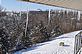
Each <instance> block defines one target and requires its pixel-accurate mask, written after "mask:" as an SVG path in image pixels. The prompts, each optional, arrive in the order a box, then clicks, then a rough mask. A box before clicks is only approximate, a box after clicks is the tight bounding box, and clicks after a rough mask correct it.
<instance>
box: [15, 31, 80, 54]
mask: <svg viewBox="0 0 82 54" xmlns="http://www.w3.org/2000/svg"><path fill="white" fill-rule="evenodd" d="M79 32H80V31H75V32H71V33H67V34H64V35H61V36H59V37H56V38H55V39H54V40H52V41H48V42H44V43H40V44H37V45H36V46H33V47H32V48H28V49H26V50H21V51H18V52H16V53H15V54H74V40H75V39H74V37H75V35H76V34H78V33H79ZM60 42H64V44H65V45H64V46H59V43H60Z"/></svg>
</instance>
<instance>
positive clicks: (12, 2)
mask: <svg viewBox="0 0 82 54" xmlns="http://www.w3.org/2000/svg"><path fill="white" fill-rule="evenodd" d="M1 6H3V7H4V8H6V10H13V11H20V10H21V11H22V10H27V8H28V9H29V10H37V9H41V10H48V9H60V8H58V7H53V6H47V5H42V4H36V3H30V2H23V1H17V0H1Z"/></svg>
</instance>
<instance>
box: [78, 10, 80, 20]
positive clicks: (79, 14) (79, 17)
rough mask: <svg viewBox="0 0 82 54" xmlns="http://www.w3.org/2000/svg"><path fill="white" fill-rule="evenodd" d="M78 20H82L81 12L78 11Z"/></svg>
mask: <svg viewBox="0 0 82 54" xmlns="http://www.w3.org/2000/svg"><path fill="white" fill-rule="evenodd" d="M78 20H80V11H78Z"/></svg>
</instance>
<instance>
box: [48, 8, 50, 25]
mask: <svg viewBox="0 0 82 54" xmlns="http://www.w3.org/2000/svg"><path fill="white" fill-rule="evenodd" d="M49 24H50V9H49V13H48V25H49Z"/></svg>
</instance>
